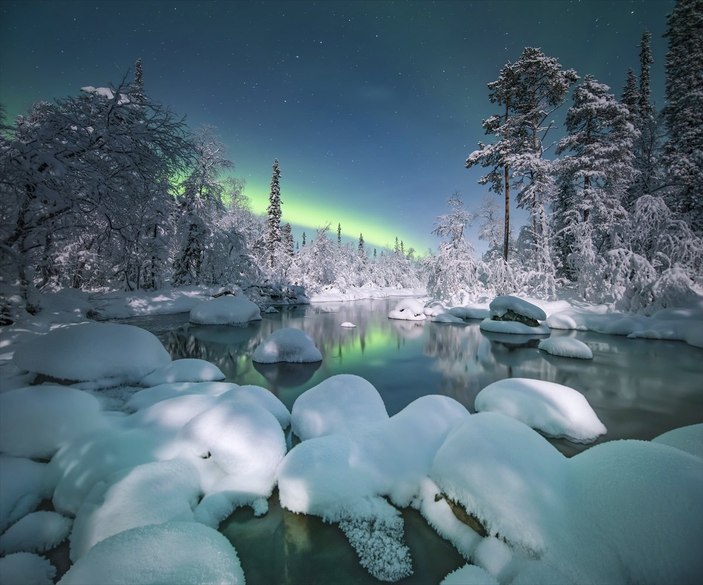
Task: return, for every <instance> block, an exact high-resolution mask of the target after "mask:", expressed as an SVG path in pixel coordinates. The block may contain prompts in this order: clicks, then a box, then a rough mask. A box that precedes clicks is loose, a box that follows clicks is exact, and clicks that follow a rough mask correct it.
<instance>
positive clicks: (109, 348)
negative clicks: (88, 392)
mask: <svg viewBox="0 0 703 585" xmlns="http://www.w3.org/2000/svg"><path fill="white" fill-rule="evenodd" d="M170 361H171V356H169V354H168V352H167V351H166V350H165V349H164V347H163V345H161V342H160V341H159V340H158V338H157V337H156V336H155V335H153V334H152V333H149V332H148V331H146V330H144V329H140V328H139V327H134V326H132V325H120V324H117V323H83V324H80V325H72V326H69V327H62V328H60V329H55V330H54V331H51V332H50V333H47V334H46V335H42V336H40V337H37V338H35V339H32V340H31V341H28V342H27V343H24V344H22V345H20V346H18V347H17V349H16V350H15V355H14V358H13V362H14V364H15V365H17V366H18V367H19V368H21V369H23V370H27V371H28V372H34V373H38V374H44V375H46V376H51V377H53V378H59V379H63V380H76V381H92V382H96V383H97V384H98V385H101V386H110V385H112V386H116V385H118V384H131V383H137V382H139V380H141V379H142V378H143V377H144V376H146V375H147V374H149V373H150V372H153V371H154V370H155V369H157V368H159V367H161V366H163V365H165V364H167V363H169V362H170Z"/></svg>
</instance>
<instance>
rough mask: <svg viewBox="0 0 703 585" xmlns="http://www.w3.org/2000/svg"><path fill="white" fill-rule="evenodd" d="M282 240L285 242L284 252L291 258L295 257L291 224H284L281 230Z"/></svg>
mask: <svg viewBox="0 0 703 585" xmlns="http://www.w3.org/2000/svg"><path fill="white" fill-rule="evenodd" d="M281 239H282V242H283V250H284V252H285V253H286V254H288V255H289V256H293V254H294V253H295V248H294V245H293V228H292V227H291V225H290V223H285V224H283V227H282V228H281Z"/></svg>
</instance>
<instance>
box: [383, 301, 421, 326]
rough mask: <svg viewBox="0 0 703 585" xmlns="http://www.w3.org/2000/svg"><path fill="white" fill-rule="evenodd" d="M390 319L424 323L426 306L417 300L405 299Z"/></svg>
mask: <svg viewBox="0 0 703 585" xmlns="http://www.w3.org/2000/svg"><path fill="white" fill-rule="evenodd" d="M388 318H389V319H399V320H401V321H424V320H425V319H426V318H427V317H426V315H425V306H424V305H423V303H421V302H420V301H418V300H417V299H403V300H402V301H400V302H399V303H398V304H397V305H396V306H395V309H393V310H392V311H391V312H390V313H388Z"/></svg>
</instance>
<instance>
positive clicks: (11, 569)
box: [0, 552, 56, 585]
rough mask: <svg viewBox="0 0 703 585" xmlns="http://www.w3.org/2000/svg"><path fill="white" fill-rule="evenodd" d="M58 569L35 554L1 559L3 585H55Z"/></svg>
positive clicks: (0, 578)
mask: <svg viewBox="0 0 703 585" xmlns="http://www.w3.org/2000/svg"><path fill="white" fill-rule="evenodd" d="M55 575H56V567H54V565H52V564H51V561H49V559H47V558H44V557H40V556H39V555H35V554H34V553H27V552H18V553H12V554H9V555H7V556H4V557H0V583H2V584H3V585H53V583H54V576H55Z"/></svg>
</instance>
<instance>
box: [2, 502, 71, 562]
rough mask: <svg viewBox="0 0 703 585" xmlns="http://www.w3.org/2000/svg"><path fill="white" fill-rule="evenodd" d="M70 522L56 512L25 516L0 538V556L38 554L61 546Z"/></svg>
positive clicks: (33, 513)
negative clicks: (16, 553) (21, 553)
mask: <svg viewBox="0 0 703 585" xmlns="http://www.w3.org/2000/svg"><path fill="white" fill-rule="evenodd" d="M71 524H72V521H71V519H70V518H66V516H62V515H61V514H58V513H56V512H49V511H40V512H32V513H31V514H27V515H26V516H24V517H23V518H21V519H20V520H18V521H17V522H16V523H15V524H13V525H12V526H10V527H9V528H8V529H7V530H6V531H5V533H4V534H3V535H2V536H0V554H3V555H6V554H9V553H15V552H30V553H40V552H44V551H47V550H50V549H52V548H55V547H57V546H58V545H59V544H61V543H62V542H63V541H64V540H66V537H67V536H68V533H69V531H70V530H71Z"/></svg>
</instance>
